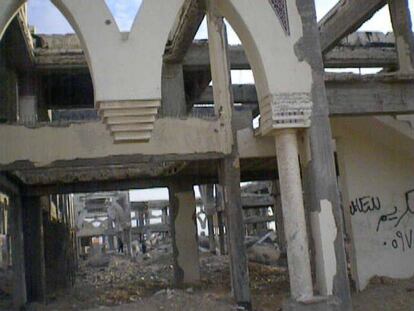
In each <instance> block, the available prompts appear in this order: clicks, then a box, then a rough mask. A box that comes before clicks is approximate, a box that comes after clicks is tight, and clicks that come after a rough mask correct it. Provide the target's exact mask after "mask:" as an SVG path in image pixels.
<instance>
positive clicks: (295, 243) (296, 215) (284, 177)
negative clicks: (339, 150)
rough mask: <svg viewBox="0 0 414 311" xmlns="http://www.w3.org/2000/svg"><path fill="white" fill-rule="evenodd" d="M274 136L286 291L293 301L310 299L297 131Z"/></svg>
mask: <svg viewBox="0 0 414 311" xmlns="http://www.w3.org/2000/svg"><path fill="white" fill-rule="evenodd" d="M275 135H276V153H277V162H278V169H279V180H280V190H281V198H282V208H283V220H284V227H285V235H286V242H287V257H288V264H289V278H290V291H291V295H292V298H293V299H295V300H304V299H308V298H311V297H312V296H313V288H312V275H311V267H310V260H309V246H308V237H307V232H306V219H305V210H304V206H303V194H302V184H301V177H300V167H299V158H298V142H297V131H296V130H294V129H284V130H278V131H277V132H276V134H275Z"/></svg>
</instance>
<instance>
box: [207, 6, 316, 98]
mask: <svg viewBox="0 0 414 311" xmlns="http://www.w3.org/2000/svg"><path fill="white" fill-rule="evenodd" d="M215 3H216V5H217V7H218V8H219V10H220V13H221V14H223V16H224V17H225V18H226V19H227V20H228V21H229V22H230V24H231V26H232V27H233V28H234V29H235V31H236V32H237V34H238V36H239V37H240V40H241V42H242V43H243V46H244V48H245V51H246V54H247V58H248V60H249V63H250V64H251V66H252V70H253V74H254V78H255V81H256V87H257V91H258V96H259V100H262V99H263V98H265V97H266V96H269V95H271V94H275V93H276V94H277V93H281V92H282V93H286V92H299V93H300V92H305V93H306V92H310V91H311V87H312V72H311V68H310V66H309V64H307V63H306V62H304V61H302V62H301V61H299V60H298V58H297V56H296V55H295V50H294V47H295V44H296V43H297V41H298V40H299V39H300V38H301V37H302V35H303V32H302V21H301V18H300V15H299V13H298V10H297V7H296V3H295V2H294V1H287V5H288V13H289V23H290V36H288V35H286V34H285V32H284V30H283V28H282V27H281V25H280V22H279V19H278V17H277V15H276V13H275V12H274V11H273V9H272V7H271V5H270V3H269V1H268V0H255V1H251V0H228V1H222V0H215ZM258 16H260V18H258ZM281 73H283V74H281Z"/></svg>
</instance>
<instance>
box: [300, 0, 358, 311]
mask: <svg viewBox="0 0 414 311" xmlns="http://www.w3.org/2000/svg"><path fill="white" fill-rule="evenodd" d="M297 9H298V12H299V15H300V17H301V19H302V31H303V37H302V38H301V39H300V40H299V41H298V42H297V44H296V46H295V52H296V54H297V55H301V57H300V59H301V60H302V61H305V62H307V63H308V64H309V66H311V69H312V90H311V94H310V97H311V101H312V104H313V106H312V115H311V126H310V129H309V130H308V131H307V133H306V134H307V136H308V143H307V146H306V149H307V150H308V157H307V159H305V160H304V161H302V162H301V164H302V165H303V172H304V174H305V175H306V176H307V178H308V188H309V201H310V219H311V232H312V238H313V246H314V250H315V267H316V271H315V274H316V276H317V282H316V285H317V286H316V287H317V291H318V292H319V294H320V295H323V296H334V297H335V298H336V299H337V300H338V304H339V310H344V311H345V310H352V301H351V294H350V286H349V280H348V272H347V262H346V257H345V248H344V232H343V220H342V216H343V215H342V210H341V207H340V200H339V190H338V184H337V179H336V172H335V164H334V148H333V144H332V131H331V124H330V120H329V109H328V99H327V96H326V90H325V81H324V67H323V61H322V52H321V45H320V34H319V29H318V24H317V21H316V11H315V3H314V1H297ZM327 228H329V232H332V233H335V234H334V235H332V236H331V237H329V239H327V238H328V236H327V235H326V234H319V233H320V232H322V233H323V232H324V230H326V229H327ZM324 258H325V259H329V260H326V261H325V260H324ZM322 276H323V278H321V277H322ZM322 279H324V281H323V282H322V281H321V280H322Z"/></svg>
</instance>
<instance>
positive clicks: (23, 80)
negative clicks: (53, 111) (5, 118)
mask: <svg viewBox="0 0 414 311" xmlns="http://www.w3.org/2000/svg"><path fill="white" fill-rule="evenodd" d="M18 109H19V122H20V123H22V124H27V125H34V124H35V123H36V122H37V96H36V79H35V77H34V75H33V74H31V73H25V74H23V75H22V76H20V77H19V107H18Z"/></svg>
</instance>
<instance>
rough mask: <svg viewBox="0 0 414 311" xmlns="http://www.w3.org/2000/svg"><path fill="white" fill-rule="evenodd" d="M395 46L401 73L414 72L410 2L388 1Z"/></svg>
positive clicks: (413, 44)
mask: <svg viewBox="0 0 414 311" xmlns="http://www.w3.org/2000/svg"><path fill="white" fill-rule="evenodd" d="M388 7H389V9H390V16H391V22H392V28H393V30H394V37H395V46H396V48H397V52H398V63H399V71H400V72H402V73H413V72H414V37H413V33H412V30H411V29H412V21H411V14H410V8H409V6H408V0H388Z"/></svg>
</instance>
